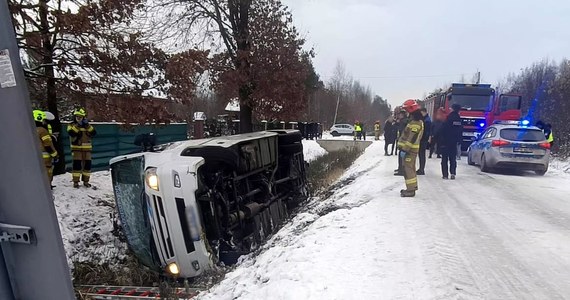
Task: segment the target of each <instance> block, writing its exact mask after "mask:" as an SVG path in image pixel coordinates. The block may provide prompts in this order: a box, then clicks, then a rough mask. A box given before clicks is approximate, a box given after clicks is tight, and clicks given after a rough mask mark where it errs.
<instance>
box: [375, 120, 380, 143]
mask: <svg viewBox="0 0 570 300" xmlns="http://www.w3.org/2000/svg"><path fill="white" fill-rule="evenodd" d="M374 140H375V141H379V140H380V121H379V120H378V121H376V123H374Z"/></svg>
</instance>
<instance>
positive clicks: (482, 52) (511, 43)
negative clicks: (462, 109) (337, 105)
mask: <svg viewBox="0 0 570 300" xmlns="http://www.w3.org/2000/svg"><path fill="white" fill-rule="evenodd" d="M282 1H283V2H284V3H285V4H286V5H288V6H289V7H290V8H291V10H292V12H293V18H294V22H295V24H296V25H297V27H298V28H299V31H300V32H301V34H303V36H305V37H306V39H307V45H308V46H312V47H314V49H315V50H316V53H317V56H316V58H315V59H314V64H315V67H316V69H317V72H318V73H319V74H320V75H321V78H322V79H323V80H325V81H327V80H328V79H329V78H330V76H331V75H332V73H333V70H334V67H335V64H336V61H337V60H342V61H343V62H344V63H345V66H346V69H347V71H348V72H350V73H351V74H352V75H353V77H354V79H357V80H359V81H361V82H362V83H364V84H366V85H369V86H370V87H371V89H372V91H373V92H374V93H376V94H378V95H381V96H382V97H384V98H387V99H389V101H390V102H391V103H392V104H400V103H401V102H402V101H403V100H405V99H408V98H422V97H423V96H424V94H425V93H427V92H430V91H432V90H434V89H435V88H437V87H442V86H444V85H447V84H449V83H451V82H458V81H459V80H460V79H461V78H462V76H461V74H465V79H466V80H467V81H470V80H471V78H472V77H473V74H474V73H476V71H477V69H479V70H480V71H481V74H482V82H483V83H492V84H495V83H496V82H497V81H498V80H499V79H502V78H504V77H505V76H506V75H507V74H508V73H509V72H518V71H519V70H520V69H521V68H523V67H525V66H528V65H530V64H532V63H533V62H534V61H537V60H540V59H542V58H550V59H555V60H560V59H561V58H563V57H568V58H570V1H568V0H556V1H555V0H470V1H464V0H282Z"/></svg>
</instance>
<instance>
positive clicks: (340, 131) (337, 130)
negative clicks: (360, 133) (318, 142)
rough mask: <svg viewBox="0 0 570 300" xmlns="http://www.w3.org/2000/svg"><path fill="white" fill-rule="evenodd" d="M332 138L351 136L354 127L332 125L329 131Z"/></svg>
mask: <svg viewBox="0 0 570 300" xmlns="http://www.w3.org/2000/svg"><path fill="white" fill-rule="evenodd" d="M330 132H331V135H332V136H341V135H353V134H354V126H352V125H350V124H334V125H333V126H332V127H331V129H330Z"/></svg>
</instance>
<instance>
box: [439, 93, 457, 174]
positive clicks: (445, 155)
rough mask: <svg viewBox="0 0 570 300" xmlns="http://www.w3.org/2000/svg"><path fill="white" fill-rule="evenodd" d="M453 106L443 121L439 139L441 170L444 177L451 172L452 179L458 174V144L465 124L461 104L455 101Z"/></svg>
mask: <svg viewBox="0 0 570 300" xmlns="http://www.w3.org/2000/svg"><path fill="white" fill-rule="evenodd" d="M451 108H452V112H451V113H450V114H449V115H448V116H447V120H446V121H445V122H444V123H443V127H442V128H441V130H440V132H439V138H438V140H437V141H438V144H439V146H440V148H441V155H442V158H441V172H442V175H443V179H449V173H451V179H455V176H456V175H457V144H458V143H461V140H462V139H463V125H462V124H461V117H460V116H459V111H460V110H461V105H459V104H457V103H455V104H453V105H452V106H451ZM448 162H449V165H448Z"/></svg>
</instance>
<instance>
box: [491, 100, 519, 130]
mask: <svg viewBox="0 0 570 300" xmlns="http://www.w3.org/2000/svg"><path fill="white" fill-rule="evenodd" d="M521 104H522V95H518V94H501V95H499V97H497V98H495V99H494V103H493V110H492V111H490V112H489V113H487V116H486V123H487V124H488V125H491V124H494V123H495V121H518V120H520V118H521V116H522V113H521Z"/></svg>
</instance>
